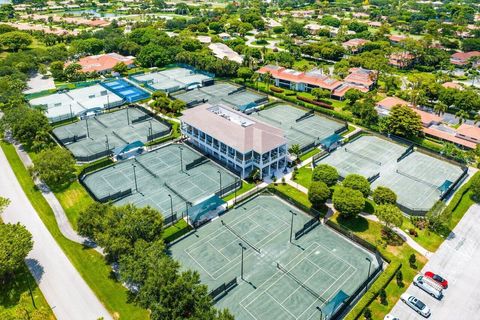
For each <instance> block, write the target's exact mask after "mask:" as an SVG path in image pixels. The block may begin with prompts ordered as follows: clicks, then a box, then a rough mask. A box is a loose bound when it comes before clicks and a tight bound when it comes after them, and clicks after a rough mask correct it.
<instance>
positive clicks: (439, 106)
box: [433, 101, 448, 115]
mask: <svg viewBox="0 0 480 320" xmlns="http://www.w3.org/2000/svg"><path fill="white" fill-rule="evenodd" d="M447 109H448V106H447V105H446V104H445V103H443V102H442V101H438V102H437V103H436V104H435V106H434V107H433V110H434V111H435V113H436V114H438V115H442V114H444V113H445V112H447Z"/></svg>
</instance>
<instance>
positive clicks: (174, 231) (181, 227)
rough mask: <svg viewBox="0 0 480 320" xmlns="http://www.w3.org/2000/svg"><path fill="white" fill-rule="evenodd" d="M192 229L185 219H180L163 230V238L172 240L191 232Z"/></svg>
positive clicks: (166, 240)
mask: <svg viewBox="0 0 480 320" xmlns="http://www.w3.org/2000/svg"><path fill="white" fill-rule="evenodd" d="M191 229H192V228H191V227H190V226H189V225H188V223H187V222H186V221H185V220H183V219H181V220H178V221H177V222H176V223H175V224H173V225H171V226H170V227H168V228H165V230H164V231H163V239H164V240H165V242H172V241H174V240H175V239H178V238H180V237H181V236H183V235H184V234H185V233H187V232H189V231H190V230H191Z"/></svg>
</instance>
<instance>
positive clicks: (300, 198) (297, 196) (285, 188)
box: [275, 183, 312, 208]
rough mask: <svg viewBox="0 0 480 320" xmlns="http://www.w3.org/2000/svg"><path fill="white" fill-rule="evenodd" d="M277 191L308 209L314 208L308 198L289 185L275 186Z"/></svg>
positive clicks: (280, 184)
mask: <svg viewBox="0 0 480 320" xmlns="http://www.w3.org/2000/svg"><path fill="white" fill-rule="evenodd" d="M275 189H277V190H278V191H280V192H281V193H283V194H284V195H285V196H287V197H289V198H292V199H294V200H296V201H297V202H299V203H300V204H302V205H304V206H305V207H307V208H311V207H312V203H311V202H310V201H309V200H308V196H307V195H306V194H305V193H303V192H302V191H299V190H298V189H296V188H294V187H292V186H291V185H289V184H282V183H279V184H277V185H276V186H275Z"/></svg>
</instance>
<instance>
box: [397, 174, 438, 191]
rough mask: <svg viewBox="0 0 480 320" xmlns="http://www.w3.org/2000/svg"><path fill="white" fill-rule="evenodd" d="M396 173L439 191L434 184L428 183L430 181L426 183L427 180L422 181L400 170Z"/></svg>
mask: <svg viewBox="0 0 480 320" xmlns="http://www.w3.org/2000/svg"><path fill="white" fill-rule="evenodd" d="M396 172H397V173H398V174H401V175H402V176H404V177H407V178H409V179H412V180H414V181H417V182H420V183H423V184H425V185H427V186H429V187H431V188H434V189H437V188H438V186H437V185H434V184H433V183H430V182H428V181H425V180H422V179H420V178H417V177H415V176H412V175H411V174H408V173H406V172H403V171H400V170H398V169H397V170H396Z"/></svg>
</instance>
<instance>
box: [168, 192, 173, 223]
mask: <svg viewBox="0 0 480 320" xmlns="http://www.w3.org/2000/svg"><path fill="white" fill-rule="evenodd" d="M168 197H169V198H170V215H171V216H172V217H173V200H172V195H171V194H170V193H169V194H168Z"/></svg>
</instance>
